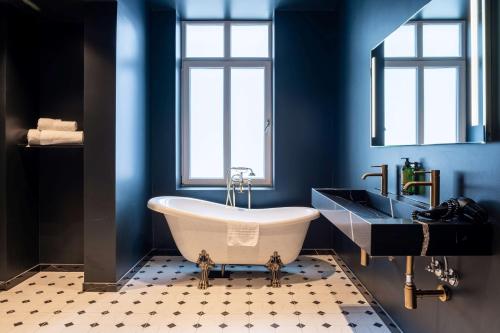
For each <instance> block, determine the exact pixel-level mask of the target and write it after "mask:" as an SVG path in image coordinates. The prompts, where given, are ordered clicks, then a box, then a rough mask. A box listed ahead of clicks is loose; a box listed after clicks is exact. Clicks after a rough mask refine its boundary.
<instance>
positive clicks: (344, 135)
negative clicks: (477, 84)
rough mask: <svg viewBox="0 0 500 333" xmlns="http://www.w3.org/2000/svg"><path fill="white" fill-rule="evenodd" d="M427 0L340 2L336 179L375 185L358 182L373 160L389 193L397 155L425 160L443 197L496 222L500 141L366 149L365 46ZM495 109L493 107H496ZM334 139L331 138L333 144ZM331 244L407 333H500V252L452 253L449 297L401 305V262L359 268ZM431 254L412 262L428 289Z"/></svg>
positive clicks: (348, 248) (339, 244) (342, 245)
mask: <svg viewBox="0 0 500 333" xmlns="http://www.w3.org/2000/svg"><path fill="white" fill-rule="evenodd" d="M426 2H427V1H426V0H419V1H417V0H413V1H412V0H404V1H403V0H377V1H366V0H348V1H345V2H344V8H343V13H342V15H341V17H342V19H343V20H344V22H343V30H342V31H341V34H342V35H343V41H342V50H343V53H342V61H341V63H340V69H341V70H342V76H341V79H340V81H341V82H342V89H339V91H338V94H339V96H341V97H342V101H341V104H340V105H341V110H342V111H341V112H340V113H338V114H337V115H334V118H335V119H336V124H337V125H336V126H337V131H336V133H337V134H338V135H336V136H334V135H332V136H331V139H330V142H332V143H333V144H334V147H335V150H336V152H335V156H338V157H339V158H336V159H335V160H334V172H333V175H334V184H335V186H351V187H356V188H374V187H376V186H378V184H377V180H376V179H368V180H366V181H362V180H361V179H360V175H361V174H362V173H363V172H366V171H367V170H369V166H370V165H373V164H380V163H388V164H389V171H390V180H389V191H390V192H393V193H394V192H396V191H397V188H396V186H397V181H396V180H397V179H396V171H397V168H398V167H400V165H399V163H400V157H410V158H411V159H412V160H417V161H422V162H423V163H424V166H425V167H426V168H428V169H440V170H441V175H442V181H441V182H442V183H441V189H442V191H441V195H442V198H443V199H446V198H449V197H455V196H459V195H464V196H467V197H471V198H473V199H475V200H477V201H479V202H480V203H481V204H482V205H484V206H485V207H487V208H488V210H489V212H490V214H491V215H492V217H493V219H494V220H495V223H496V226H498V225H499V224H500V222H497V221H498V220H499V219H500V191H499V190H498V188H499V187H500V172H498V170H499V168H500V144H499V143H490V144H485V145H481V144H461V145H439V146H427V147H387V148H371V147H370V72H369V68H370V50H371V49H372V48H373V47H374V46H375V45H376V44H377V43H379V42H380V41H381V40H382V39H383V38H384V37H385V36H387V35H388V34H389V33H390V32H391V31H393V30H394V29H395V28H396V27H397V26H399V25H400V24H402V23H403V22H404V21H406V20H407V19H408V18H409V17H411V16H412V15H413V13H415V12H416V11H417V10H418V9H419V8H420V7H421V6H423V5H424V4H425V3H426ZM495 111H498V110H495ZM335 142H336V144H335ZM499 235H500V234H499V231H498V227H496V228H495V235H494V238H495V244H494V247H495V249H496V250H497V251H495V252H498V249H499V244H500V242H499ZM334 248H335V249H336V250H337V251H338V252H339V253H340V254H341V256H342V257H343V258H344V259H345V260H346V262H347V263H348V264H349V266H350V267H352V268H353V269H354V271H355V272H356V274H357V276H358V277H359V278H360V280H361V281H362V282H363V283H364V284H365V285H366V286H367V288H368V289H369V290H370V291H371V292H372V293H373V294H374V296H375V297H376V298H377V299H378V300H379V301H380V302H381V303H382V305H383V306H384V307H385V309H386V310H388V312H389V313H390V314H391V315H392V316H393V318H394V319H395V320H396V322H398V323H399V324H400V325H401V327H402V328H403V330H404V331H405V332H409V333H411V332H415V333H417V332H418V333H421V332H426V333H434V332H440V333H445V332H455V333H457V332H497V331H500V317H499V316H498V299H497V295H498V294H499V293H500V285H499V284H498V276H499V274H500V256H498V255H494V256H491V257H453V258H450V262H451V265H452V267H454V268H456V269H458V270H459V271H460V274H461V276H462V280H461V282H460V286H459V287H458V288H456V290H454V294H453V299H452V301H451V302H448V303H440V302H438V301H437V300H423V301H419V308H418V309H417V310H414V311H408V310H405V309H404V307H403V282H404V276H403V272H404V261H403V258H397V260H396V261H394V262H388V260H387V259H385V258H377V259H375V260H373V262H372V265H370V267H368V268H362V267H360V266H359V264H358V262H359V249H358V248H357V247H355V246H354V245H353V244H352V243H351V242H350V241H349V240H348V239H346V238H345V237H343V236H341V235H340V234H338V233H337V234H336V238H335V246H334ZM427 262H428V260H427V259H425V258H417V260H416V272H417V273H416V284H417V286H418V287H419V288H433V287H435V285H436V284H437V283H438V281H437V279H436V278H434V277H433V275H431V274H430V273H427V272H425V271H424V269H423V268H424V265H425V264H427Z"/></svg>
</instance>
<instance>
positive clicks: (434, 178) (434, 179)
mask: <svg viewBox="0 0 500 333" xmlns="http://www.w3.org/2000/svg"><path fill="white" fill-rule="evenodd" d="M427 173H429V174H430V175H431V180H430V181H419V180H416V181H411V182H408V183H406V184H405V185H404V186H403V190H404V191H406V190H407V189H408V188H409V187H410V186H429V187H430V188H431V196H430V205H431V208H435V207H437V206H438V205H439V204H440V202H439V200H440V199H439V196H440V192H441V190H440V187H441V180H440V171H439V170H431V171H415V174H427Z"/></svg>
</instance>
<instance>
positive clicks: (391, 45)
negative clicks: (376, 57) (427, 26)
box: [384, 24, 416, 58]
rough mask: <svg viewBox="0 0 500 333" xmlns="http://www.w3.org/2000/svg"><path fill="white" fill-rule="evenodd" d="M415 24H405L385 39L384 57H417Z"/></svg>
mask: <svg viewBox="0 0 500 333" xmlns="http://www.w3.org/2000/svg"><path fill="white" fill-rule="evenodd" d="M415 56H416V51H415V25H414V24H405V25H403V26H401V27H399V28H398V29H397V30H396V31H394V32H393V33H392V34H390V35H389V37H387V38H386V39H385V40H384V57H388V58H391V57H415Z"/></svg>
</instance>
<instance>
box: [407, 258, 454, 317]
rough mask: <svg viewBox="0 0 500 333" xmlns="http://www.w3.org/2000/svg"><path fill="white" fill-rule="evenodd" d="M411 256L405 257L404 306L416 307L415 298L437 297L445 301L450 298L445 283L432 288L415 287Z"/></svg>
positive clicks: (410, 308)
mask: <svg viewBox="0 0 500 333" xmlns="http://www.w3.org/2000/svg"><path fill="white" fill-rule="evenodd" d="M413 266H414V263H413V256H407V257H406V282H405V287H404V297H405V308H407V309H409V310H413V309H416V308H417V298H423V297H438V298H439V300H440V301H441V302H447V301H449V300H450V298H451V290H450V288H448V287H447V286H445V285H441V284H440V285H438V286H437V288H436V289H434V290H421V289H417V287H416V286H415V282H414V270H413Z"/></svg>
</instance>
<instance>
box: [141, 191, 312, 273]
mask: <svg viewBox="0 0 500 333" xmlns="http://www.w3.org/2000/svg"><path fill="white" fill-rule="evenodd" d="M148 207H149V208H150V209H151V210H154V211H156V212H158V213H162V214H163V215H164V216H165V218H166V220H167V223H168V226H169V228H170V231H171V232H172V236H173V238H174V241H175V244H176V245H177V248H178V249H179V251H180V252H181V254H182V255H183V256H184V257H185V258H186V259H187V260H189V261H191V262H197V260H199V255H200V252H201V251H202V250H205V251H206V252H207V253H208V254H209V255H210V258H211V260H212V261H213V262H214V263H215V264H221V265H226V264H238V265H265V264H266V263H267V262H268V261H269V258H270V256H272V255H273V253H274V252H275V251H276V252H278V253H279V255H280V257H281V261H282V263H283V264H285V265H286V264H288V263H290V262H292V261H294V260H295V259H296V258H297V256H298V255H299V252H300V250H301V248H302V244H303V242H304V238H305V236H306V233H307V229H308V228H309V224H310V222H311V221H312V220H315V219H317V218H318V217H319V212H318V211H317V210H316V209H313V208H308V207H282V208H267V209H252V210H248V209H243V208H238V207H231V206H226V205H221V204H217V203H213V202H209V201H204V200H198V199H193V198H185V197H173V196H170V197H157V198H153V199H151V200H149V202H148ZM241 222H257V223H258V224H259V233H258V242H257V244H256V245H255V246H228V245H227V244H228V242H227V230H228V226H229V224H231V223H241Z"/></svg>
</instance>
